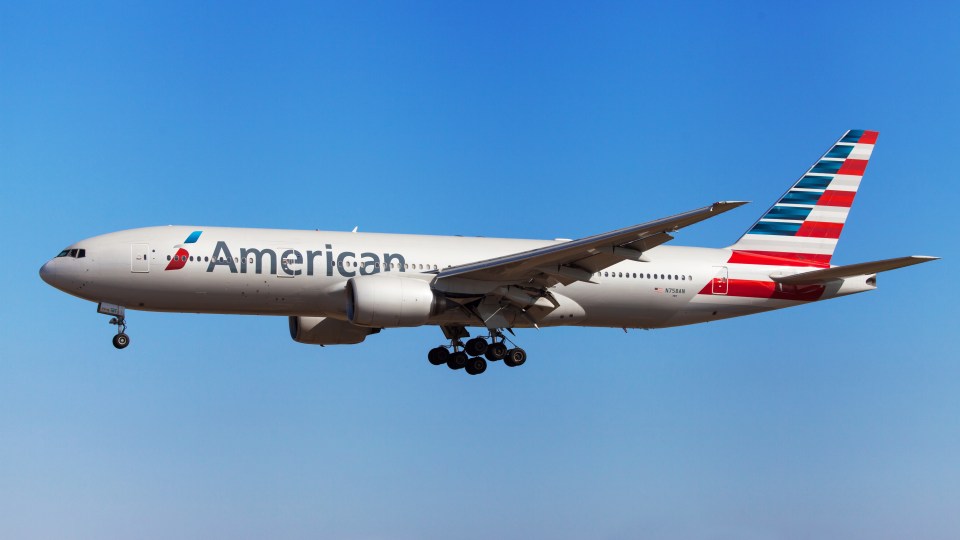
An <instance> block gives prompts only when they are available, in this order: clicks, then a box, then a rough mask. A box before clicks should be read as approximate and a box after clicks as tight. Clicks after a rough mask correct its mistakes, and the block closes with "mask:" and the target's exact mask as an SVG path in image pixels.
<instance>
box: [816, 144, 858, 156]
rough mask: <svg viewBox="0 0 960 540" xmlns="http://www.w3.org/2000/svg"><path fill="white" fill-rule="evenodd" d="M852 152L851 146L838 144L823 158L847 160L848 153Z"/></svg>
mask: <svg viewBox="0 0 960 540" xmlns="http://www.w3.org/2000/svg"><path fill="white" fill-rule="evenodd" d="M852 151H853V147H852V146H847V145H845V144H838V145H836V146H834V147H833V148H831V149H830V151H829V152H827V155H825V156H823V157H830V158H839V159H847V156H849V155H850V152H852Z"/></svg>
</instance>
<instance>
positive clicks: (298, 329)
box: [290, 317, 380, 345]
mask: <svg viewBox="0 0 960 540" xmlns="http://www.w3.org/2000/svg"><path fill="white" fill-rule="evenodd" d="M379 331H380V329H379V328H364V327H362V326H357V325H354V324H350V323H348V322H346V321H341V320H337V319H331V318H329V317H290V337H292V338H293V340H294V341H296V342H298V343H308V344H310V345H353V344H355V343H360V342H361V341H363V340H364V339H366V337H367V336H369V335H370V334H376V333H377V332H379Z"/></svg>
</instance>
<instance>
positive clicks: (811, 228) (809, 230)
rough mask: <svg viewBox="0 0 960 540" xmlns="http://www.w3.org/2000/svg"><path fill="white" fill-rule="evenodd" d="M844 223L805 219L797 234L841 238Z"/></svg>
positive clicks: (809, 236)
mask: <svg viewBox="0 0 960 540" xmlns="http://www.w3.org/2000/svg"><path fill="white" fill-rule="evenodd" d="M841 230H843V223H827V222H823V221H804V222H803V225H801V226H800V230H798V231H797V236H806V237H807V238H840V231H841Z"/></svg>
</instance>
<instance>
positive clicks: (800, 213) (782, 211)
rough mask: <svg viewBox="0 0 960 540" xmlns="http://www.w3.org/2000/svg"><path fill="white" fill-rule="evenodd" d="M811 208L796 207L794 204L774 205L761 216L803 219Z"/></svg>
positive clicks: (765, 217)
mask: <svg viewBox="0 0 960 540" xmlns="http://www.w3.org/2000/svg"><path fill="white" fill-rule="evenodd" d="M811 210H813V209H812V208H797V207H796V206H774V207H773V208H771V209H770V211H769V212H767V215H765V216H763V219H797V220H800V221H803V220H805V219H807V216H809V215H810V211H811Z"/></svg>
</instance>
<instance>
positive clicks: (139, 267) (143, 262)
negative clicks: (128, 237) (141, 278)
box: [130, 244, 150, 273]
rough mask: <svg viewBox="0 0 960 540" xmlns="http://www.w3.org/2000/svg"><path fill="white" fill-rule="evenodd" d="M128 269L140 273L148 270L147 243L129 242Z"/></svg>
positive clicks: (148, 254) (148, 251)
mask: <svg viewBox="0 0 960 540" xmlns="http://www.w3.org/2000/svg"><path fill="white" fill-rule="evenodd" d="M130 271H131V272H140V273H143V272H149V271H150V245H149V244H130Z"/></svg>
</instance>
